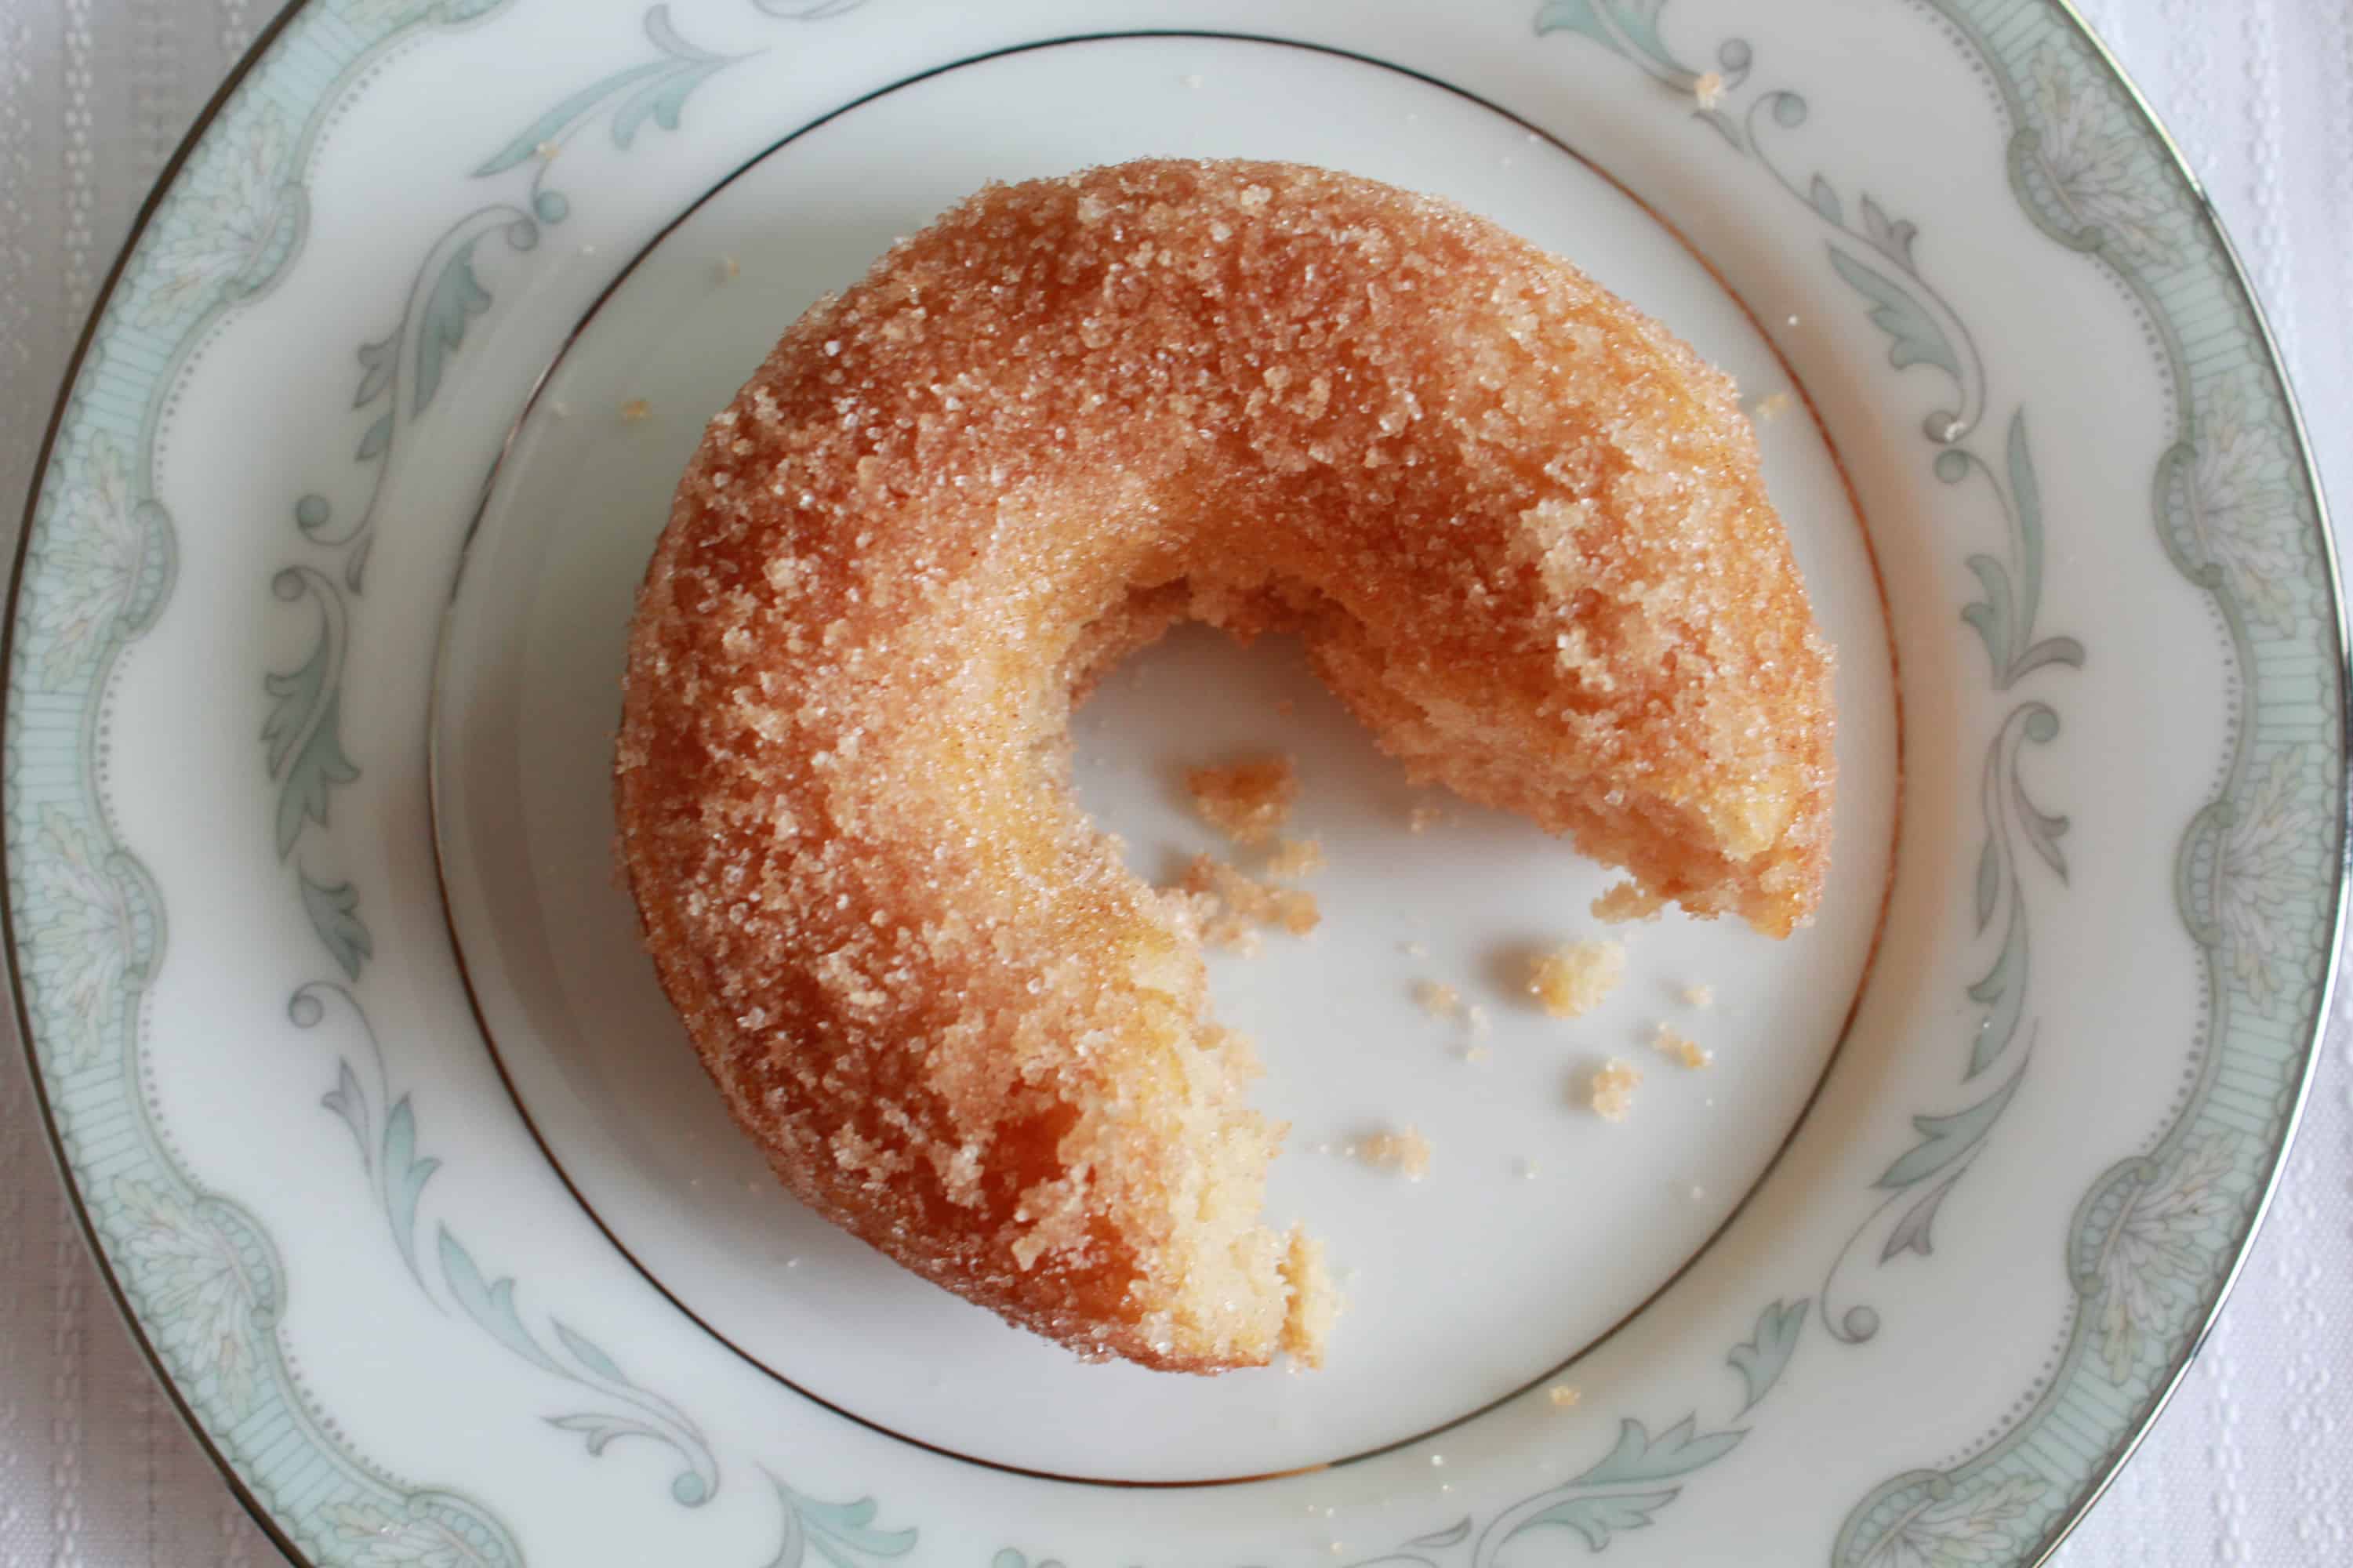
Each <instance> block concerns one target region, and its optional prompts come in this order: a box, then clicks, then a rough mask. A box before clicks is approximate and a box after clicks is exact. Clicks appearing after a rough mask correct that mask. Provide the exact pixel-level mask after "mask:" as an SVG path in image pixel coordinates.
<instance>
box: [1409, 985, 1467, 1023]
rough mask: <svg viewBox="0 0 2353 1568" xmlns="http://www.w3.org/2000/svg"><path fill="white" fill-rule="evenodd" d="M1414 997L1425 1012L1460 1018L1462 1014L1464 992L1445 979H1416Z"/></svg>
mask: <svg viewBox="0 0 2353 1568" xmlns="http://www.w3.org/2000/svg"><path fill="white" fill-rule="evenodd" d="M1413 999H1414V1002H1415V1004H1416V1005H1419V1007H1420V1008H1421V1010H1422V1011H1423V1012H1425V1013H1428V1014H1429V1015H1430V1016H1432V1017H1436V1018H1459V1017H1461V1016H1462V993H1461V992H1460V991H1457V990H1456V989H1454V987H1453V986H1451V985H1449V984H1446V983H1445V982H1444V981H1441V980H1417V981H1415V982H1414V983H1413Z"/></svg>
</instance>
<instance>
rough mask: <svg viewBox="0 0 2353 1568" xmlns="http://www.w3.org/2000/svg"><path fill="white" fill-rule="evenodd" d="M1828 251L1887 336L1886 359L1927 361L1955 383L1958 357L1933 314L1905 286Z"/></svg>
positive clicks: (1836, 268) (1899, 364)
mask: <svg viewBox="0 0 2353 1568" xmlns="http://www.w3.org/2000/svg"><path fill="white" fill-rule="evenodd" d="M1824 216H1829V215H1827V214H1825V215H1824ZM1831 221H1833V222H1835V221H1837V220H1836V219H1832V220H1831ZM1830 253H1831V270H1833V271H1835V272H1836V273H1837V274H1838V275H1839V276H1840V277H1841V278H1843V279H1846V281H1847V284H1848V286H1849V287H1850V288H1852V289H1854V291H1855V292H1856V293H1858V294H1861V295H1862V297H1863V298H1864V299H1866V300H1870V301H1871V324H1872V325H1873V326H1874V327H1877V328H1878V329H1879V330H1880V331H1883V332H1885V333H1886V334H1887V337H1888V348H1887V363H1890V364H1892V365H1894V367H1895V368H1896V369H1898V370H1903V369H1905V367H1907V366H1909V365H1915V364H1931V365H1935V366H1936V368H1937V369H1938V370H1941V371H1943V372H1944V373H1945V374H1947V375H1949V376H1951V377H1952V378H1953V380H1954V381H1955V382H1956V383H1957V382H1959V381H1960V379H1961V361H1960V356H1959V355H1958V354H1957V353H1954V352H1953V343H1952V340H1951V339H1949V338H1947V336H1946V335H1945V329H1944V328H1942V327H1940V326H1938V325H1937V324H1936V317H1934V316H1933V315H1931V314H1929V312H1928V310H1927V309H1926V307H1925V306H1923V305H1922V304H1921V303H1920V301H1919V300H1916V299H1915V298H1913V296H1912V294H1911V292H1910V291H1909V290H1908V289H1905V287H1904V286H1903V285H1902V284H1900V283H1897V282H1896V281H1895V280H1894V279H1892V278H1890V277H1888V276H1887V275H1886V274H1885V273H1883V272H1881V271H1879V270H1877V269H1876V268H1873V267H1871V266H1870V265H1869V264H1867V263H1865V262H1862V261H1859V260H1857V259H1856V258H1853V257H1852V256H1850V255H1848V254H1847V253H1846V252H1845V251H1843V250H1841V249H1840V248H1839V247H1837V246H1835V245H1833V246H1831V247H1830Z"/></svg>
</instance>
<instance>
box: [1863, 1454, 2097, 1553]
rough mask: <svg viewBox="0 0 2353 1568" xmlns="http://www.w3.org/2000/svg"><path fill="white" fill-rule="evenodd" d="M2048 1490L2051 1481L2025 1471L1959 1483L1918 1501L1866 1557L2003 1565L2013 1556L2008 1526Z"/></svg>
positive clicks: (2024, 1514) (2019, 1518)
mask: <svg viewBox="0 0 2353 1568" xmlns="http://www.w3.org/2000/svg"><path fill="white" fill-rule="evenodd" d="M2048 1490H2050V1486H2049V1483H2048V1482H2046V1481H2044V1480H2042V1479H2041V1478H2039V1477H2036V1476H2025V1475H2010V1476H2004V1477H2002V1478H2000V1479H1997V1480H1995V1481H1993V1482H1992V1483H1990V1484H1989V1485H1986V1486H1982V1487H1968V1486H1964V1487H1960V1488H1957V1489H1955V1490H1954V1491H1953V1492H1952V1493H1951V1495H1949V1496H1947V1497H1946V1498H1944V1499H1942V1500H1932V1501H1928V1502H1924V1503H1922V1504H1920V1505H1918V1506H1917V1507H1915V1509H1914V1510H1912V1511H1911V1512H1910V1513H1909V1514H1907V1515H1906V1516H1905V1518H1903V1519H1902V1520H1901V1521H1898V1522H1897V1524H1896V1526H1895V1527H1894V1529H1892V1530H1890V1531H1888V1532H1887V1533H1886V1534H1885V1535H1884V1536H1883V1537H1881V1539H1880V1540H1879V1542H1878V1543H1877V1544H1876V1545H1874V1546H1873V1548H1872V1550H1871V1552H1870V1553H1869V1554H1868V1555H1866V1556H1865V1557H1864V1558H1863V1560H1862V1561H1863V1562H1864V1563H1866V1564H1873V1565H1884V1568H2001V1565H2002V1564H2006V1563H2010V1561H2011V1560H2012V1558H2011V1550H2012V1547H2011V1535H2012V1531H2011V1530H2010V1526H2011V1525H2013V1524H2015V1523H2016V1522H2017V1521H2019V1520H2021V1519H2022V1518H2024V1517H2025V1516H2026V1514H2027V1512H2028V1511H2029V1510H2031V1509H2032V1508H2033V1506H2034V1505H2035V1504H2036V1503H2037V1502H2039V1501H2040V1500H2042V1496H2043V1494H2044V1493H2045V1492H2047V1491H2048Z"/></svg>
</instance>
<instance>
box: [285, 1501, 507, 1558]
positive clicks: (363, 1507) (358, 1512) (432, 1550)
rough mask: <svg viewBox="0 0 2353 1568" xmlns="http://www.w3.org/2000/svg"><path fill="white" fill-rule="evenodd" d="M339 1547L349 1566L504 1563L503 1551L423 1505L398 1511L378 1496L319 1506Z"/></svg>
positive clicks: (340, 1554) (341, 1555)
mask: <svg viewBox="0 0 2353 1568" xmlns="http://www.w3.org/2000/svg"><path fill="white" fill-rule="evenodd" d="M320 1512H321V1515H322V1518H323V1519H324V1520H325V1521H326V1524H327V1528H328V1531H330V1533H331V1536H332V1540H333V1541H334V1542H335V1543H336V1545H337V1546H338V1547H339V1548H340V1550H339V1552H337V1554H336V1557H335V1561H336V1562H337V1563H347V1564H350V1565H351V1568H492V1565H494V1564H495V1565H498V1568H504V1565H505V1564H506V1563H507V1562H508V1561H509V1560H508V1559H507V1558H506V1557H505V1556H503V1555H499V1556H491V1555H488V1554H485V1553H483V1552H479V1551H477V1550H476V1549H475V1547H474V1545H473V1543H472V1542H469V1541H468V1540H467V1539H466V1538H465V1537H464V1536H463V1535H461V1534H459V1532H458V1531H454V1530H451V1529H450V1528H449V1527H448V1526H447V1525H445V1524H443V1523H441V1522H440V1521H438V1520H436V1519H434V1518H433V1517H432V1516H431V1515H430V1514H428V1513H425V1512H422V1511H414V1512H412V1511H406V1510H403V1511H396V1510H392V1509H389V1508H386V1507H385V1506H384V1505H383V1504H382V1503H378V1502H374V1501H353V1502H331V1503H329V1504H328V1505H327V1506H326V1507H325V1508H323V1509H322V1510H320Z"/></svg>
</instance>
